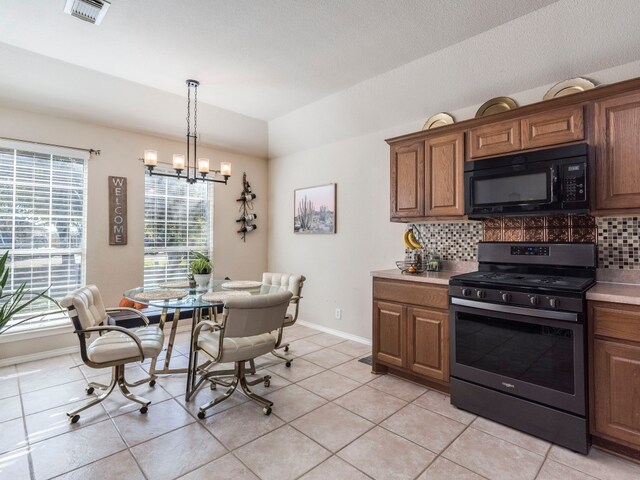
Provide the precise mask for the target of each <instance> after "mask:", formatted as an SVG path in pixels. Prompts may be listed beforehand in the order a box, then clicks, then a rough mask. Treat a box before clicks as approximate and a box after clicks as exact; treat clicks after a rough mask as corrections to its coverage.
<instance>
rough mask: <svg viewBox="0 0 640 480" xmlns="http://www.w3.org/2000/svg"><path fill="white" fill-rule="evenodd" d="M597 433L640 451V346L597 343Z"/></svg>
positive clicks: (594, 362) (594, 364)
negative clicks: (637, 448) (638, 448)
mask: <svg viewBox="0 0 640 480" xmlns="http://www.w3.org/2000/svg"><path fill="white" fill-rule="evenodd" d="M593 372H594V381H593V389H594V399H595V406H594V409H595V412H594V417H595V431H594V432H593V433H595V434H596V435H598V434H601V435H604V436H606V437H608V438H611V439H616V440H622V441H624V442H626V443H628V444H629V446H634V447H640V346H636V345H628V344H623V343H617V342H610V341H606V340H601V339H598V338H596V339H594V358H593Z"/></svg>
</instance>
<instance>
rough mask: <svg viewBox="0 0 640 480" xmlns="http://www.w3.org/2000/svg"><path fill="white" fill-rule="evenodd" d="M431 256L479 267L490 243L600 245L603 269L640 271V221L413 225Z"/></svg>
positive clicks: (584, 218)
mask: <svg viewBox="0 0 640 480" xmlns="http://www.w3.org/2000/svg"><path fill="white" fill-rule="evenodd" d="M409 228H412V229H413V232H414V234H415V236H416V237H417V239H418V240H419V241H420V243H422V245H424V246H425V248H426V249H427V250H436V251H438V252H439V253H440V254H441V256H442V259H443V260H462V261H477V245H478V242H479V241H481V240H485V241H490V242H597V244H598V268H610V269H626V270H640V236H639V233H640V217H598V218H595V217H591V216H589V215H557V216H549V217H542V216H537V217H504V218H491V219H486V220H484V221H482V222H455V223H454V222H440V223H424V224H411V225H409Z"/></svg>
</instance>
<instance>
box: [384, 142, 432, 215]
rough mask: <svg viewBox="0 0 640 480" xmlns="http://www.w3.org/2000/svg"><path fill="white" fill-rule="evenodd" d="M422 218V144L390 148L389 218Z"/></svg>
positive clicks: (416, 143) (415, 143)
mask: <svg viewBox="0 0 640 480" xmlns="http://www.w3.org/2000/svg"><path fill="white" fill-rule="evenodd" d="M422 216H424V142H423V141H417V142H414V143H410V144H399V145H393V146H392V147H391V218H392V219H393V218H406V217H422Z"/></svg>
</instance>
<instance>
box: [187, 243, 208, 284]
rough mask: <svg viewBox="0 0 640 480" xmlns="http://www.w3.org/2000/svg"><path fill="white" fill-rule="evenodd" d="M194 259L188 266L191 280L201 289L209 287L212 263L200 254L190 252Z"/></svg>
mask: <svg viewBox="0 0 640 480" xmlns="http://www.w3.org/2000/svg"><path fill="white" fill-rule="evenodd" d="M191 253H192V254H193V255H194V256H195V257H196V259H195V260H192V261H191V263H190V264H189V271H190V272H191V273H192V274H193V279H194V280H195V281H196V283H197V284H198V286H199V287H200V288H201V289H205V288H207V287H208V286H209V280H210V279H211V272H213V263H211V260H210V259H209V257H207V256H206V255H204V254H202V253H200V252H191Z"/></svg>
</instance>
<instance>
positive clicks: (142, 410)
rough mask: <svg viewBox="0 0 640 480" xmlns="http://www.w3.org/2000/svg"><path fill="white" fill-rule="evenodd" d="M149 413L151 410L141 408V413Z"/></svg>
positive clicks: (145, 407)
mask: <svg viewBox="0 0 640 480" xmlns="http://www.w3.org/2000/svg"><path fill="white" fill-rule="evenodd" d="M148 411H149V408H148V407H147V406H146V405H145V406H144V407H142V408H140V413H147V412H148Z"/></svg>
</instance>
